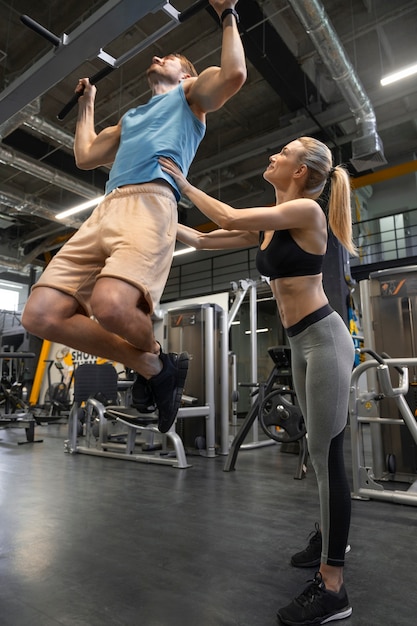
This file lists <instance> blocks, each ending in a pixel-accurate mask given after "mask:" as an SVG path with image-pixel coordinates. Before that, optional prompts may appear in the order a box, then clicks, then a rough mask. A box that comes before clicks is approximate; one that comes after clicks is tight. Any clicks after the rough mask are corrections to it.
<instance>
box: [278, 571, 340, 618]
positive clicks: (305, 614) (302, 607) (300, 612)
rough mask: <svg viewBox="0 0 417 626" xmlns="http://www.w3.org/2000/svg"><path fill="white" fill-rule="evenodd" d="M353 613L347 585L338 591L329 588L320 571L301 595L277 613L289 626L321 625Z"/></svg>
mask: <svg viewBox="0 0 417 626" xmlns="http://www.w3.org/2000/svg"><path fill="white" fill-rule="evenodd" d="M351 614H352V608H351V607H350V605H349V599H348V596H347V593H346V589H345V586H344V585H342V587H341V589H340V591H339V592H338V593H336V592H335V591H329V590H327V589H326V586H325V584H324V582H323V579H322V576H321V574H320V572H317V573H316V575H315V576H314V580H313V581H312V582H311V583H310V584H309V585H308V587H306V588H305V589H304V591H303V593H302V594H301V595H300V596H298V597H297V598H295V600H293V601H292V602H291V603H290V604H288V606H285V607H284V608H283V609H279V611H278V613H277V615H278V617H279V619H280V620H281V622H282V623H283V624H286V625H287V626H319V624H327V623H328V622H333V621H336V620H340V619H345V618H346V617H349V616H350V615H351Z"/></svg>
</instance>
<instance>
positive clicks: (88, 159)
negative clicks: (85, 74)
mask: <svg viewBox="0 0 417 626" xmlns="http://www.w3.org/2000/svg"><path fill="white" fill-rule="evenodd" d="M83 88H84V91H83V95H82V96H80V98H79V99H78V119H77V125H76V128H75V138H74V155H75V162H76V164H77V167H79V168H80V169H82V170H91V169H94V168H95V167H99V166H100V165H107V164H110V163H113V161H114V157H115V156H116V152H117V149H118V147H119V142H120V130H121V129H120V123H119V124H117V125H116V126H109V127H108V128H105V129H104V130H102V131H101V132H100V133H99V134H98V135H97V134H96V132H95V129H94V100H95V96H96V91H97V90H96V88H95V86H94V85H91V84H90V82H89V80H88V78H83V79H82V80H80V81H79V83H78V85H77V89H76V91H81V89H83Z"/></svg>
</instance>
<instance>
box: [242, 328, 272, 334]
mask: <svg viewBox="0 0 417 626" xmlns="http://www.w3.org/2000/svg"><path fill="white" fill-rule="evenodd" d="M256 332H257V333H268V332H269V328H257V329H256ZM251 334H252V331H251V330H245V335H251Z"/></svg>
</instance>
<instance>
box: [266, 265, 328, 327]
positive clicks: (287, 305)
mask: <svg viewBox="0 0 417 626" xmlns="http://www.w3.org/2000/svg"><path fill="white" fill-rule="evenodd" d="M271 289H272V293H273V294H274V296H275V299H276V301H277V306H278V311H279V316H280V318H281V322H282V325H283V326H284V328H289V327H290V326H293V325H294V324H297V322H299V321H300V320H302V319H303V318H304V317H305V316H306V315H309V314H310V313H313V312H314V311H316V310H317V309H320V308H321V307H322V306H324V305H325V304H327V303H328V299H327V297H326V294H325V293H324V290H323V275H322V274H317V275H315V276H293V277H291V278H276V279H275V280H271Z"/></svg>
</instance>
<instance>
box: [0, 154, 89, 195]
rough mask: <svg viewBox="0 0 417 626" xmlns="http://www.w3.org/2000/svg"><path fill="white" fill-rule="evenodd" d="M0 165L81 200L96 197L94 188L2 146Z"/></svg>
mask: <svg viewBox="0 0 417 626" xmlns="http://www.w3.org/2000/svg"><path fill="white" fill-rule="evenodd" d="M0 163H4V165H9V166H10V167H14V168H15V169H18V170H20V171H22V172H25V173H26V174H30V175H31V176H36V177H37V178H40V179H41V180H44V181H46V182H47V183H49V184H51V185H55V186H57V187H61V188H62V189H66V190H67V191H71V192H72V193H74V194H78V195H79V196H81V197H83V198H87V199H92V198H96V197H97V195H98V191H97V189H96V187H93V186H92V185H86V184H85V183H81V182H80V181H79V180H78V179H76V178H74V177H73V176H68V175H65V174H62V173H60V172H58V171H57V170H56V169H54V168H53V167H49V166H47V165H45V164H42V165H40V164H39V161H36V160H35V159H31V158H29V157H27V156H23V155H22V154H21V153H19V152H17V151H16V150H12V148H9V147H6V146H4V145H1V146H0Z"/></svg>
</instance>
